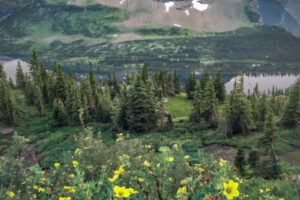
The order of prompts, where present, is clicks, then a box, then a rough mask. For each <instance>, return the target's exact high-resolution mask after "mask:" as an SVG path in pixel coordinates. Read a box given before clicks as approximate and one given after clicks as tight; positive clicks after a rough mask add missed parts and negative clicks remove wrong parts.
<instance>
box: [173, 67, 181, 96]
mask: <svg viewBox="0 0 300 200" xmlns="http://www.w3.org/2000/svg"><path fill="white" fill-rule="evenodd" d="M173 84H174V92H175V94H179V93H180V92H181V82H180V79H179V76H178V75H177V72H176V71H175V72H174V83H173Z"/></svg>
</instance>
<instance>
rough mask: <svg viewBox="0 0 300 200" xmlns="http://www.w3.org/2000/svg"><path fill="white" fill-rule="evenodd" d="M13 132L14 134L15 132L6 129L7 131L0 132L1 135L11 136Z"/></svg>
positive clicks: (11, 129)
mask: <svg viewBox="0 0 300 200" xmlns="http://www.w3.org/2000/svg"><path fill="white" fill-rule="evenodd" d="M13 132H15V130H14V129H13V128H7V129H4V130H3V131H1V134H2V135H9V134H12V133H13Z"/></svg>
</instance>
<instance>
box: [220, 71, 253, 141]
mask: <svg viewBox="0 0 300 200" xmlns="http://www.w3.org/2000/svg"><path fill="white" fill-rule="evenodd" d="M243 83H244V81H243V76H241V79H240V82H239V84H237V83H236V82H235V83H234V89H233V90H232V91H231V93H230V94H229V95H228V97H227V98H228V100H227V103H226V106H225V109H226V110H224V112H222V113H223V116H222V120H223V121H222V122H221V123H220V124H221V126H222V129H223V134H224V136H226V137H231V136H233V135H236V134H240V133H242V134H247V133H249V132H250V130H252V129H254V128H255V125H254V122H253V115H252V109H251V104H250V101H249V100H248V99H247V97H246V95H245V93H244V86H243ZM228 119H230V120H228Z"/></svg>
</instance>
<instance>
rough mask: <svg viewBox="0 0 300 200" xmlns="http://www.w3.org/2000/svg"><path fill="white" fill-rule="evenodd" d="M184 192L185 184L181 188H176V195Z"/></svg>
mask: <svg viewBox="0 0 300 200" xmlns="http://www.w3.org/2000/svg"><path fill="white" fill-rule="evenodd" d="M185 193H186V186H183V187H182V188H178V190H177V195H181V194H185Z"/></svg>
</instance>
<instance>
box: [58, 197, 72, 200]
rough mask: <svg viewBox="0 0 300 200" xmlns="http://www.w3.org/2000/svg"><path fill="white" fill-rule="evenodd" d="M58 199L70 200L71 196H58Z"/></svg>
mask: <svg viewBox="0 0 300 200" xmlns="http://www.w3.org/2000/svg"><path fill="white" fill-rule="evenodd" d="M59 200H71V197H59Z"/></svg>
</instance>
